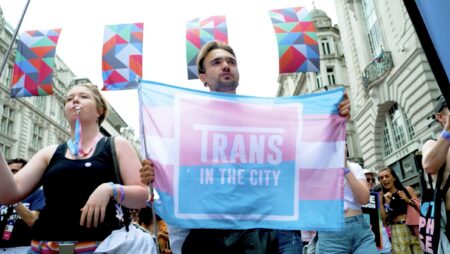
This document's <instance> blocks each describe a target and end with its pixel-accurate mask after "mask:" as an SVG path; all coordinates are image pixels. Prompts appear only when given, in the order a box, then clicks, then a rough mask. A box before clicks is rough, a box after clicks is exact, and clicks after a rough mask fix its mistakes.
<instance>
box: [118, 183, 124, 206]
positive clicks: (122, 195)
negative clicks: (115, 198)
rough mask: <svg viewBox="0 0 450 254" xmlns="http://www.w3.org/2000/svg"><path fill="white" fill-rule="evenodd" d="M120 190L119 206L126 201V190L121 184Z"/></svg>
mask: <svg viewBox="0 0 450 254" xmlns="http://www.w3.org/2000/svg"><path fill="white" fill-rule="evenodd" d="M119 190H120V201H119V204H122V202H123V200H124V199H125V190H124V189H123V185H122V184H119Z"/></svg>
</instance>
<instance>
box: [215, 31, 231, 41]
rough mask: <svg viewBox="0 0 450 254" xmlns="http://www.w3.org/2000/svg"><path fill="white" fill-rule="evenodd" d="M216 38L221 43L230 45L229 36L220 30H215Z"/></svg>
mask: <svg viewBox="0 0 450 254" xmlns="http://www.w3.org/2000/svg"><path fill="white" fill-rule="evenodd" d="M214 38H215V39H216V40H219V41H223V42H225V43H227V44H228V36H227V34H225V33H222V32H221V31H220V30H218V29H214Z"/></svg>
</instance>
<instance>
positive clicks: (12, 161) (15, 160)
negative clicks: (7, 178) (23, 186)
mask: <svg viewBox="0 0 450 254" xmlns="http://www.w3.org/2000/svg"><path fill="white" fill-rule="evenodd" d="M13 163H21V164H22V167H23V166H25V165H26V164H27V163H28V161H27V160H25V159H22V158H15V159H9V160H7V161H6V164H8V165H9V164H13Z"/></svg>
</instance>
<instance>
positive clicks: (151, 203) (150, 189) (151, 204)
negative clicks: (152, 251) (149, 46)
mask: <svg viewBox="0 0 450 254" xmlns="http://www.w3.org/2000/svg"><path fill="white" fill-rule="evenodd" d="M141 81H142V79H141V78H138V80H137V82H138V89H136V90H137V92H138V97H139V102H142V98H141V97H142V93H141V92H140V91H141V86H142V82H141ZM141 107H142V105H141V104H139V116H140V119H143V117H142V108H141ZM139 129H140V130H139V133H140V136H141V140H142V141H143V142H144V156H145V158H144V159H147V160H149V158H150V156H149V154H148V152H147V141H146V138H145V131H144V123H143V122H142V121H139ZM147 189H148V194H149V200H148V201H147V206H149V207H150V208H151V209H152V220H153V231H154V232H155V239H156V253H158V254H160V253H161V250H160V248H159V239H158V231H159V230H158V227H159V225H158V222H157V221H156V213H155V206H154V204H155V200H154V199H153V196H154V193H153V184H152V183H151V182H150V183H149V184H148V186H147Z"/></svg>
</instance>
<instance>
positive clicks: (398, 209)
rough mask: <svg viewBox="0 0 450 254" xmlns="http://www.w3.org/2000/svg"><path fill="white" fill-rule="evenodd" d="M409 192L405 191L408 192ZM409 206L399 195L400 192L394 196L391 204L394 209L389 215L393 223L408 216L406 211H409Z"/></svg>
mask: <svg viewBox="0 0 450 254" xmlns="http://www.w3.org/2000/svg"><path fill="white" fill-rule="evenodd" d="M406 191H407V190H405V192H406ZM407 206H408V204H406V202H405V201H403V200H402V199H401V198H400V196H399V195H398V190H397V191H396V192H395V193H394V194H392V198H391V203H390V204H389V207H390V208H391V209H392V210H391V212H390V213H389V218H390V221H391V222H393V220H394V219H395V218H396V217H397V216H399V215H402V214H406V211H407V209H408V207H407Z"/></svg>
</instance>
